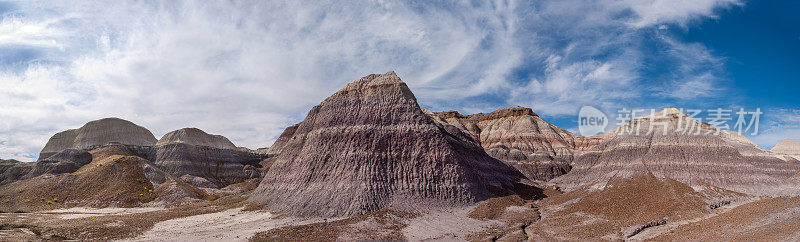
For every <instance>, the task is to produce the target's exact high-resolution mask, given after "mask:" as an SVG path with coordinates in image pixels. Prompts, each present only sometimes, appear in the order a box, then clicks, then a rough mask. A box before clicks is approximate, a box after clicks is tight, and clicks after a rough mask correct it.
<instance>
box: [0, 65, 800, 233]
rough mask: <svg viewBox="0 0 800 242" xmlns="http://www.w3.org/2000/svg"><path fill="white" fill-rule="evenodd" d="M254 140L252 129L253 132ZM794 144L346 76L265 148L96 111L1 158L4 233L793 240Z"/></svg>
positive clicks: (797, 225)
mask: <svg viewBox="0 0 800 242" xmlns="http://www.w3.org/2000/svg"><path fill="white" fill-rule="evenodd" d="M264 145H266V144H264ZM798 156H800V143H799V142H798V141H784V142H781V143H779V144H778V145H776V146H775V148H773V149H772V150H771V151H767V150H763V149H761V148H759V147H758V146H756V145H755V144H753V143H752V142H750V141H749V140H748V139H747V138H745V137H744V136H741V135H739V134H737V133H734V132H729V131H719V130H716V129H714V128H713V127H711V126H710V125H708V124H706V123H701V122H697V121H695V120H693V119H691V118H690V117H689V116H688V115H685V114H682V113H680V112H679V111H678V110H676V109H665V110H664V111H662V112H660V113H657V114H654V115H651V116H647V117H642V118H637V119H633V120H631V121H629V122H628V123H626V124H625V125H622V126H620V127H618V128H616V129H614V130H612V131H611V132H609V133H606V134H600V135H595V136H591V137H583V136H580V135H576V134H573V133H570V132H568V131H566V130H564V129H561V128H559V127H557V126H555V125H552V124H550V123H548V122H546V121H545V120H544V119H542V118H541V117H540V116H538V115H537V114H536V113H535V112H534V111H533V110H531V109H529V108H524V107H514V108H507V109H501V110H497V111H494V112H489V113H479V114H472V115H462V114H460V113H458V112H456V111H446V112H438V113H436V112H432V111H429V110H426V109H424V108H420V106H419V104H418V103H417V99H416V97H415V96H414V94H413V93H412V92H411V90H410V89H409V88H408V86H407V85H406V84H405V83H404V82H403V81H401V80H400V78H399V77H398V76H397V75H396V74H395V73H394V72H388V73H385V74H372V75H368V76H366V77H363V78H361V79H359V80H356V81H354V82H352V83H350V84H347V85H346V86H345V87H344V88H342V89H341V90H339V91H337V92H335V93H334V94H333V95H332V96H330V97H328V98H327V99H325V100H324V101H322V102H321V103H320V104H319V105H317V106H315V107H314V108H312V109H311V110H310V111H309V112H308V115H307V116H306V118H305V119H304V120H303V121H302V122H300V123H298V124H296V125H293V126H290V127H287V128H286V129H285V130H284V132H283V133H282V134H281V135H280V137H279V138H278V139H277V140H276V141H275V142H274V144H272V146H270V147H269V148H260V149H257V150H250V149H247V148H242V147H236V146H235V145H234V144H233V143H232V142H231V141H230V140H228V139H227V138H225V137H223V136H220V135H213V134H208V133H206V132H204V131H202V130H200V129H196V128H184V129H179V130H176V131H172V132H169V133H167V134H166V135H164V136H163V137H161V139H158V140H157V139H156V138H155V137H154V136H153V135H152V133H151V132H150V131H148V130H147V129H146V128H144V127H141V126H138V125H136V124H134V123H132V122H129V121H126V120H122V119H118V118H107V119H101V120H96V121H91V122H89V123H87V124H86V125H84V126H83V127H81V128H78V129H71V130H67V131H63V132H60V133H57V134H55V135H53V137H52V138H50V140H49V141H48V142H47V144H46V145H45V147H44V149H42V152H41V154H40V157H39V160H38V161H37V162H32V163H26V162H19V161H14V160H0V211H2V212H4V213H0V225H1V226H0V238H2V239H0V240H11V241H35V240H135V241H155V240H157V241H163V240H174V241H196V240H216V241H243V240H250V241H275V240H279V241H282V240H290V241H334V240H348V241H349V240H414V241H419V240H445V241H453V240H456V241H460V240H469V241H489V240H492V241H494V240H501V241H524V240H531V241H536V240H796V239H797V238H798V237H799V236H800V222H798V221H800V216H798V213H797V211H800V197H793V196H797V195H798V193H800V184H799V183H798V182H800V177H798V174H799V172H800V161H798Z"/></svg>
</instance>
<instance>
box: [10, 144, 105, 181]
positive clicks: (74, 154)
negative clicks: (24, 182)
mask: <svg viewBox="0 0 800 242" xmlns="http://www.w3.org/2000/svg"><path fill="white" fill-rule="evenodd" d="M89 162H92V154H90V153H89V152H86V151H85V150H76V149H66V150H62V151H61V152H58V153H56V154H54V155H52V156H50V157H49V158H47V159H44V160H40V161H39V162H36V165H35V166H34V167H33V170H31V172H30V173H28V174H27V175H25V177H24V178H31V177H37V176H40V175H43V174H53V175H55V174H62V173H72V172H75V171H77V170H78V169H80V168H81V167H82V166H84V165H86V164H89Z"/></svg>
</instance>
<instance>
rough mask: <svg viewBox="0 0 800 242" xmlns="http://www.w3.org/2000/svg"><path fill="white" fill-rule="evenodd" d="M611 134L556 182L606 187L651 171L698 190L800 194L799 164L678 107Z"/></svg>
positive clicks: (568, 186) (564, 186) (567, 187)
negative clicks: (613, 181)
mask: <svg viewBox="0 0 800 242" xmlns="http://www.w3.org/2000/svg"><path fill="white" fill-rule="evenodd" d="M611 133H612V135H611V136H610V137H609V138H607V139H606V140H605V141H604V142H603V143H601V144H599V145H597V146H595V147H594V148H593V149H591V150H589V151H587V152H586V153H584V154H583V155H581V156H580V157H579V158H578V159H576V160H575V161H574V164H573V168H572V170H571V171H570V172H569V173H568V174H566V175H564V176H560V177H557V178H555V179H553V180H552V182H554V183H557V184H558V185H559V187H561V188H562V189H565V190H573V189H575V188H578V187H580V186H584V185H590V186H596V187H600V186H603V185H604V184H605V183H606V182H608V181H609V180H610V179H611V178H614V177H625V178H630V177H632V176H633V174H635V173H636V172H638V171H649V172H652V173H653V174H654V175H655V176H657V177H661V178H664V177H667V178H671V179H675V180H677V181H680V182H683V183H685V184H688V185H690V186H693V187H700V186H703V185H707V184H708V185H713V186H717V187H721V188H725V189H730V190H733V191H737V192H743V193H748V194H754V195H771V196H780V195H800V194H798V191H799V190H798V188H800V183H797V179H796V178H797V177H796V175H797V172H798V171H800V163H799V162H797V161H786V160H784V159H781V158H779V156H777V155H775V154H773V153H771V152H768V151H765V150H761V149H759V148H758V147H757V146H755V145H754V144H752V143H750V142H749V141H747V139H746V138H744V137H742V136H739V135H738V134H736V133H732V132H723V131H718V130H716V129H714V127H712V126H710V125H708V124H706V123H699V122H697V121H695V120H693V119H692V118H691V117H689V115H687V114H683V113H681V112H679V111H678V110H677V109H665V110H664V111H661V112H659V113H655V114H652V115H649V116H646V117H642V118H638V119H634V120H631V121H629V122H628V123H626V124H625V125H623V126H620V127H618V128H617V129H615V130H614V131H612V132H611Z"/></svg>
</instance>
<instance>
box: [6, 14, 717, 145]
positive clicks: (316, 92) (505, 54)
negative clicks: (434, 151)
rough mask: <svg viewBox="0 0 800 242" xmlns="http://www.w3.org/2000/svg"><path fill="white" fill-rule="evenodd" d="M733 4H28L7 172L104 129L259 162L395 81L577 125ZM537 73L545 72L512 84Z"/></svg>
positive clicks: (10, 20)
mask: <svg viewBox="0 0 800 242" xmlns="http://www.w3.org/2000/svg"><path fill="white" fill-rule="evenodd" d="M730 3H731V1H701V2H687V3H686V4H680V5H675V6H672V5H665V4H664V3H663V2H661V1H657V2H655V4H656V5H654V6H659V4H660V6H661V7H648V6H645V5H643V4H641V2H638V1H636V2H633V1H631V2H625V1H623V2H618V1H600V2H584V1H552V2H542V3H533V4H529V3H527V2H517V1H491V2H479V3H477V4H472V3H462V2H447V3H442V4H436V3H431V2H425V1H423V2H419V3H401V2H393V1H364V2H348V3H346V4H342V3H340V2H334V1H330V2H329V1H319V2H318V1H314V2H302V1H289V2H278V1H268V2H263V1H255V2H224V3H223V2H211V1H169V2H141V1H135V2H134V1H107V2H91V3H88V2H49V1H48V2H18V3H16V4H15V5H16V7H15V9H13V10H12V11H11V12H7V13H3V16H2V21H0V49H2V48H16V47H20V46H22V47H24V48H32V49H36V50H38V51H39V52H37V53H35V54H32V55H33V56H27V57H26V58H29V59H30V60H28V61H27V62H26V65H25V68H24V69H23V70H15V69H8V70H6V69H3V68H0V103H3V106H2V107H0V131H2V133H0V134H2V135H3V136H2V137H3V140H2V142H3V143H2V147H1V148H0V157H4V158H5V157H20V156H21V155H15V154H34V155H35V154H37V153H38V152H39V150H40V149H41V147H42V146H43V145H44V143H45V142H46V140H47V139H48V138H49V136H50V135H52V134H53V133H55V132H57V131H60V130H64V129H67V128H76V127H79V126H81V125H82V124H83V123H85V122H87V121H89V120H93V119H98V118H102V117H108V116H117V117H121V118H125V119H128V120H131V121H133V122H135V123H137V124H140V125H142V126H145V127H148V128H149V129H150V130H151V131H153V132H154V133H155V134H156V136H160V135H163V134H164V133H166V132H168V131H171V130H174V129H178V128H182V127H189V126H193V127H198V128H201V129H204V130H206V131H207V132H211V133H217V134H222V135H225V136H227V137H229V138H230V139H231V140H232V141H233V142H234V143H236V144H237V145H242V146H247V147H251V148H256V147H264V146H268V145H270V144H271V142H272V141H273V139H274V138H276V136H277V135H278V134H280V132H281V131H282V130H281V129H282V127H285V126H287V125H289V124H291V123H294V122H298V121H300V120H301V119H302V118H303V116H304V115H305V114H306V112H307V110H308V109H309V108H310V107H311V106H312V105H315V104H317V103H318V102H319V101H321V100H322V99H324V98H325V97H326V96H328V95H329V94H331V93H332V92H334V91H335V90H337V89H339V88H340V87H341V86H342V85H344V84H345V83H346V82H349V81H352V80H355V79H357V78H359V77H361V76H363V75H366V74H369V73H382V72H386V71H388V70H395V71H397V73H398V74H399V75H400V76H401V78H403V80H405V81H406V82H408V83H409V85H410V86H411V88H412V89H413V90H414V91H415V93H416V94H417V96H418V97H419V98H420V100H421V101H422V102H423V103H427V104H428V105H433V107H435V108H444V107H451V106H449V105H453V103H459V105H460V106H459V105H457V106H455V107H452V108H458V109H462V110H463V109H470V108H472V109H474V108H475V107H476V106H474V105H466V104H461V103H469V102H477V103H478V104H476V105H477V106H481V105H488V106H492V105H517V104H521V105H532V106H533V107H534V108H536V109H537V112H538V113H544V114H548V115H559V114H572V113H574V112H575V111H576V110H577V107H579V106H580V105H583V104H586V103H601V104H604V103H616V102H620V101H621V100H625V99H627V98H630V97H633V96H636V95H641V94H643V93H645V91H646V90H643V89H642V88H641V87H638V86H637V85H638V81H639V79H640V78H641V77H640V73H639V68H640V66H641V63H640V61H641V55H642V53H641V51H639V47H638V46H637V42H636V38H637V35H638V34H640V32H639V30H640V29H642V28H649V27H651V26H658V25H659V24H675V23H678V24H683V23H686V22H687V21H688V20H690V19H693V18H698V17H703V16H713V10H714V9H715V8H718V7H720V6H729V5H731V4H730ZM629 12H633V13H634V14H635V16H628V17H625V16H624V13H629ZM620 16H622V17H620ZM675 43H678V44H676V45H675V46H681V45H680V44H682V43H680V42H675ZM0 55H5V54H3V53H0ZM704 55H708V56H711V54H710V53H708V52H705V53H704ZM698 58H701V59H702V58H704V57H703V56H699V57H698ZM0 65H2V62H0ZM526 66H527V67H530V66H540V67H542V68H541V69H542V71H540V73H539V74H535V75H532V76H528V77H523V78H522V79H523V80H521V81H520V80H514V78H511V77H510V76H512V75H513V73H515V72H516V71H518V69H519V68H525V67H526ZM0 67H2V66H0ZM534 72H535V71H534ZM690 74H691V75H693V76H696V73H688V74H686V75H690ZM694 80H696V79H691V78H688V79H679V80H678V83H676V84H682V83H683V84H685V83H690V82H692V81H694ZM709 88H713V87H709ZM497 94H500V95H499V96H501V97H500V98H498V99H497V100H488V101H487V100H483V101H484V102H488V103H491V104H485V103H484V104H482V103H480V102H481V101H480V100H476V98H475V97H476V96H481V95H497ZM482 111H487V110H482Z"/></svg>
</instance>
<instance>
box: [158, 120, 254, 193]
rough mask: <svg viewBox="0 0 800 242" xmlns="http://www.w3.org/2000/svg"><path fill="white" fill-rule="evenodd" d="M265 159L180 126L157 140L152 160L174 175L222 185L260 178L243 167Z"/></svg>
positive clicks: (211, 136)
mask: <svg viewBox="0 0 800 242" xmlns="http://www.w3.org/2000/svg"><path fill="white" fill-rule="evenodd" d="M264 158H266V156H265V155H259V154H257V153H255V152H250V151H249V150H247V151H244V150H242V149H240V148H238V147H236V146H235V145H234V144H233V143H232V142H231V141H230V140H228V138H225V137H224V136H221V135H213V134H208V133H206V132H204V131H202V130H200V129H197V128H183V129H179V130H175V131H172V132H169V133H167V134H165V135H164V137H162V138H161V139H160V140H159V141H158V142H157V143H156V146H155V155H154V156H153V163H154V164H155V165H156V166H158V167H159V168H161V169H163V170H164V171H165V172H168V173H170V174H172V175H174V176H177V177H184V176H187V177H185V178H186V181H204V182H197V183H193V184H194V185H198V186H202V187H211V188H221V187H224V186H227V185H230V184H234V183H239V182H242V181H244V180H247V179H250V178H254V176H255V178H257V177H259V176H260V174H256V175H253V174H252V172H249V173H248V172H246V171H245V169H244V167H245V166H247V165H250V166H255V167H261V165H260V164H259V162H261V161H262V160H263V159H264ZM194 177H196V178H194ZM190 183H192V182H190Z"/></svg>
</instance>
